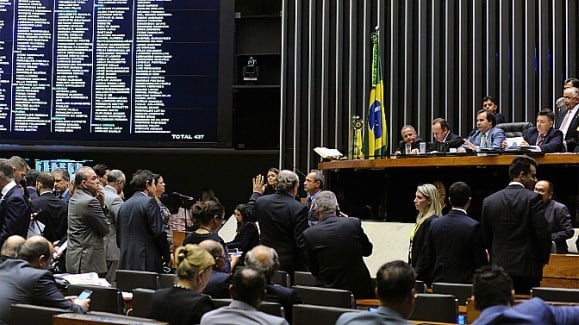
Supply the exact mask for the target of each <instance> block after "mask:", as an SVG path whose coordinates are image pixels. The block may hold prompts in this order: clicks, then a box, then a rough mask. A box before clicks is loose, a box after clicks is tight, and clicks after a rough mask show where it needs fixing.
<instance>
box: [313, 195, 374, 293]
mask: <svg viewBox="0 0 579 325" xmlns="http://www.w3.org/2000/svg"><path fill="white" fill-rule="evenodd" d="M337 206H338V200H337V199H336V195H334V193H332V192H331V191H322V192H320V193H319V194H318V195H317V196H316V207H315V209H316V214H317V215H318V218H319V219H320V222H318V224H316V225H315V226H314V227H310V228H308V229H307V230H306V231H304V237H305V239H306V251H307V256H308V262H309V265H310V272H312V274H313V275H314V276H315V277H316V278H317V279H318V281H320V282H321V283H323V284H324V285H325V286H327V287H331V288H336V289H344V290H350V291H352V293H354V296H355V297H356V298H371V297H372V296H373V295H372V284H371V281H370V272H369V271H368V268H367V267H366V264H365V263H364V259H363V257H364V256H370V254H372V243H370V240H368V236H366V234H365V233H364V230H363V229H362V225H361V223H360V219H358V218H345V217H337V216H336V210H337Z"/></svg>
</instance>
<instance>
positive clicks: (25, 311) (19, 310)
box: [10, 304, 71, 325]
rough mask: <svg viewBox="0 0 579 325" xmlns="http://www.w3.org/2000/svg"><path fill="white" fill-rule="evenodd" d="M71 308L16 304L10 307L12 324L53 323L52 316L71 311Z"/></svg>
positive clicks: (36, 324)
mask: <svg viewBox="0 0 579 325" xmlns="http://www.w3.org/2000/svg"><path fill="white" fill-rule="evenodd" d="M70 312H71V311H70V310H65V309H60V308H52V307H43V306H34V305H27V304H14V305H12V306H11V307H10V320H11V321H10V322H11V324H34V325H52V316H54V315H59V314H64V313H70Z"/></svg>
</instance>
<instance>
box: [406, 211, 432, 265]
mask: <svg viewBox="0 0 579 325" xmlns="http://www.w3.org/2000/svg"><path fill="white" fill-rule="evenodd" d="M437 217H438V216H432V217H430V218H428V219H426V220H424V222H423V223H422V224H421V225H420V227H418V229H417V230H416V232H415V233H414V238H412V240H410V249H409V252H408V264H410V265H412V267H413V268H416V267H417V265H418V264H419V263H418V262H419V261H420V259H421V258H422V256H424V250H425V249H424V246H425V245H426V234H428V230H429V229H430V223H431V222H432V220H433V219H434V218H437Z"/></svg>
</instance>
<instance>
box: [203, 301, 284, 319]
mask: <svg viewBox="0 0 579 325" xmlns="http://www.w3.org/2000/svg"><path fill="white" fill-rule="evenodd" d="M211 301H213V305H215V308H221V307H225V306H229V304H230V303H231V302H232V301H233V299H231V298H219V299H216V298H211ZM257 309H258V310H259V311H262V312H264V313H266V314H270V315H274V316H279V317H284V318H285V310H284V308H283V306H282V305H280V304H279V303H277V302H272V301H262V302H261V304H260V305H259V307H257Z"/></svg>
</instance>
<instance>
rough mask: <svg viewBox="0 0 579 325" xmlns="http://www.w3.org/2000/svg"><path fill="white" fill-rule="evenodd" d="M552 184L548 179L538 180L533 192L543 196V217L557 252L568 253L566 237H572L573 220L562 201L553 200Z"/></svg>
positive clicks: (573, 231)
mask: <svg viewBox="0 0 579 325" xmlns="http://www.w3.org/2000/svg"><path fill="white" fill-rule="evenodd" d="M553 190H554V185H553V183H551V182H549V181H538V182H537V184H535V193H539V194H540V195H541V197H543V202H544V203H545V219H547V223H548V224H549V233H550V234H551V241H553V243H554V244H555V250H556V251H555V252H554V253H557V254H568V253H569V247H567V239H569V238H571V237H573V234H574V233H575V230H574V229H573V221H571V214H570V213H569V209H567V207H566V206H565V204H563V203H559V202H557V201H555V200H553Z"/></svg>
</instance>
